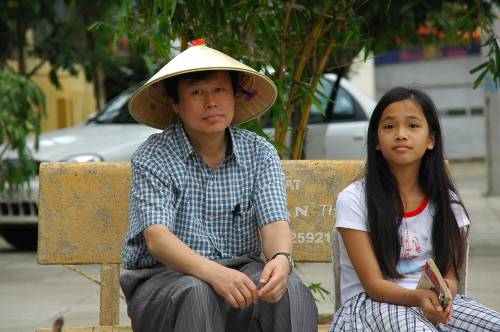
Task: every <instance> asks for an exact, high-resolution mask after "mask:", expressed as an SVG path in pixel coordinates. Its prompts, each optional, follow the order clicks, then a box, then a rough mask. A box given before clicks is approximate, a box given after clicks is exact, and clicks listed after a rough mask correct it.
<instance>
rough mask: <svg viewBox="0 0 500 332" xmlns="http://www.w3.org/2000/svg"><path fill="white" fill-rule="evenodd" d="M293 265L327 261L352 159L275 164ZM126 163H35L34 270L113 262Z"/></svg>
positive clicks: (355, 166) (123, 211) (123, 215)
mask: <svg viewBox="0 0 500 332" xmlns="http://www.w3.org/2000/svg"><path fill="white" fill-rule="evenodd" d="M282 163H283V168H284V171H285V174H286V189H287V194H288V208H289V212H290V217H291V220H292V229H293V236H294V242H295V245H294V256H295V260H296V261H299V262H331V246H330V243H331V239H330V232H331V230H332V227H333V225H334V220H335V201H336V199H337V195H338V193H339V191H341V190H342V189H343V188H344V187H345V186H346V185H348V184H349V183H350V182H352V181H353V180H354V179H356V178H357V177H358V176H359V174H360V172H361V166H362V163H361V162H360V161H330V160H328V161H327V160H325V161H316V160H311V161H283V162H282ZM130 181H131V172H130V164H129V163H106V162H104V163H42V165H41V167H40V201H39V240H38V261H39V263H40V264H95V263H108V264H119V263H120V262H121V259H122V256H121V252H122V247H123V239H124V236H125V233H126V230H127V223H128V204H129V192H130Z"/></svg>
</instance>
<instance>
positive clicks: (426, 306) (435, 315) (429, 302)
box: [415, 289, 451, 326]
mask: <svg viewBox="0 0 500 332" xmlns="http://www.w3.org/2000/svg"><path fill="white" fill-rule="evenodd" d="M415 292H417V297H418V299H419V301H418V302H419V307H420V308H421V309H422V312H423V313H424V316H425V318H427V319H428V320H429V321H430V322H431V323H432V324H434V325H436V326H437V325H438V324H440V323H442V324H447V323H448V321H449V320H450V318H451V316H450V314H451V309H450V308H451V303H450V304H448V306H447V307H446V308H443V306H441V304H440V303H439V299H438V296H437V294H436V293H435V292H434V291H431V290H426V289H416V290H415ZM447 309H448V311H447Z"/></svg>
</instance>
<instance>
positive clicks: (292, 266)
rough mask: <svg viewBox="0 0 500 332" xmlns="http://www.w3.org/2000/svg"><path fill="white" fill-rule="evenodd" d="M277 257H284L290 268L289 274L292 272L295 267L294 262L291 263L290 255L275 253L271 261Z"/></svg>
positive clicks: (280, 252) (282, 252)
mask: <svg viewBox="0 0 500 332" xmlns="http://www.w3.org/2000/svg"><path fill="white" fill-rule="evenodd" d="M278 255H283V256H285V257H286V259H287V260H288V265H289V267H290V272H292V270H293V268H294V267H295V262H294V261H293V257H292V255H291V254H289V253H287V252H284V251H279V252H277V253H275V254H274V255H273V257H271V260H273V259H274V258H276V256H278Z"/></svg>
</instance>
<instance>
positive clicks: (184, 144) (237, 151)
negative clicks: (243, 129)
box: [174, 120, 245, 167]
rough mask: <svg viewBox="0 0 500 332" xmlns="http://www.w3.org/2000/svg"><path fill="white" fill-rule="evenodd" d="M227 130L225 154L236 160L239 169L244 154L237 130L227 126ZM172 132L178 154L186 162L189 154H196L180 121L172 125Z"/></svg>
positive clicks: (243, 165)
mask: <svg viewBox="0 0 500 332" xmlns="http://www.w3.org/2000/svg"><path fill="white" fill-rule="evenodd" d="M228 129H229V138H230V142H229V143H230V145H229V146H228V149H229V150H228V152H227V154H226V157H227V156H230V155H231V154H232V155H233V156H234V159H235V160H236V163H237V164H238V165H239V166H241V167H245V154H244V153H243V152H242V151H241V147H240V145H239V144H238V139H237V136H238V133H237V129H236V130H235V128H234V127H232V126H229V128H228ZM174 131H175V137H176V142H177V144H178V146H179V153H180V155H181V157H182V159H183V160H186V159H187V158H188V157H189V156H190V155H191V154H196V151H195V150H194V148H193V146H192V145H191V142H190V141H189V137H188V136H187V134H186V131H185V130H184V127H183V126H182V122H181V121H180V120H177V122H176V123H175V124H174Z"/></svg>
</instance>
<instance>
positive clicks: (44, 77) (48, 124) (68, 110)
mask: <svg viewBox="0 0 500 332" xmlns="http://www.w3.org/2000/svg"><path fill="white" fill-rule="evenodd" d="M38 62H39V60H37V59H28V60H27V62H26V63H27V66H26V67H27V71H28V72H29V70H30V69H31V68H33V67H34V66H35V65H36V64H37V63H38ZM9 65H10V66H11V67H13V68H16V66H17V63H16V62H14V61H13V62H10V63H9ZM77 68H78V67H77ZM49 71H50V65H49V64H44V65H43V66H42V67H41V68H40V69H38V71H37V72H36V73H35V75H33V76H32V77H31V78H32V79H33V81H34V82H35V83H36V84H37V85H38V86H39V87H40V88H41V89H42V91H43V92H44V93H45V105H46V108H47V115H46V116H45V117H44V118H43V119H42V132H45V131H51V130H55V129H59V128H65V127H70V126H74V125H77V124H80V123H82V122H84V121H86V120H87V119H88V117H89V115H90V114H92V113H93V112H95V111H96V101H95V95H94V88H93V84H92V82H87V81H86V80H85V74H84V72H83V70H82V69H79V70H78V72H79V74H78V76H71V75H70V74H69V73H68V72H67V71H62V70H61V71H58V77H59V82H60V84H61V88H60V89H57V88H55V87H54V86H53V85H52V83H51V82H50V79H49Z"/></svg>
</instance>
